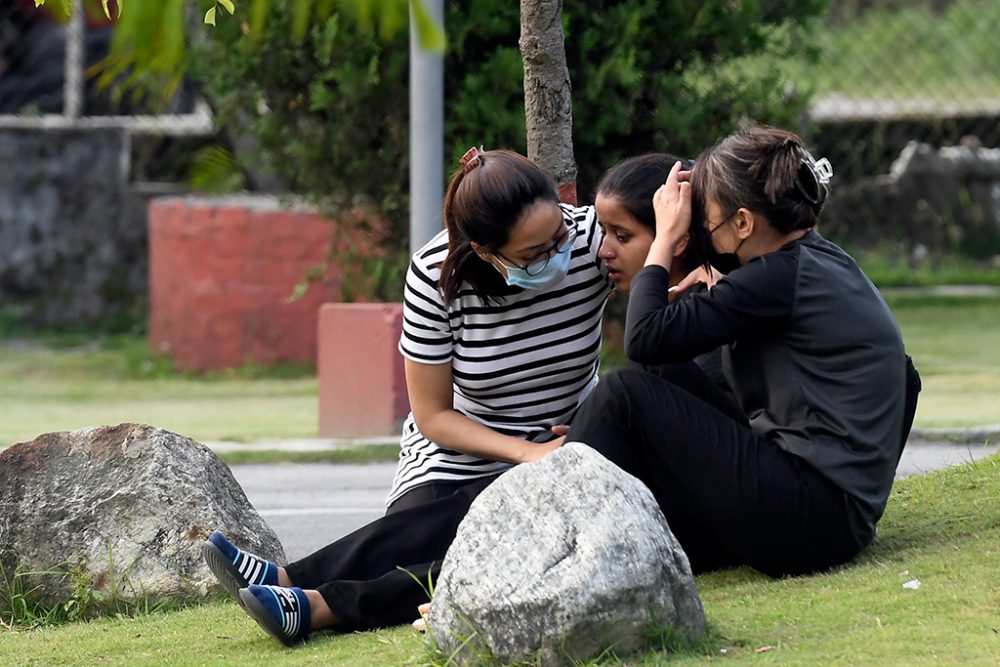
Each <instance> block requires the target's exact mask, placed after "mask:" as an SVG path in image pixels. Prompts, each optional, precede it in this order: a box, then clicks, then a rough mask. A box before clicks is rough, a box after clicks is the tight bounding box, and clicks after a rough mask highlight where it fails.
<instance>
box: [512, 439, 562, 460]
mask: <svg viewBox="0 0 1000 667" xmlns="http://www.w3.org/2000/svg"><path fill="white" fill-rule="evenodd" d="M564 442H566V436H565V435H562V436H559V437H558V438H556V439H555V440H549V441H548V442H540V443H538V444H535V443H533V442H527V441H525V443H524V453H523V454H522V456H521V463H531V462H532V461H541V460H542V459H544V458H545V457H546V456H547V455H548V454H549V453H551V452H554V451H556V450H557V449H559V448H560V447H562V446H563V443H564Z"/></svg>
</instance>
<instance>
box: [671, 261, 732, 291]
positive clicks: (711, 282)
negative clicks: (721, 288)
mask: <svg viewBox="0 0 1000 667" xmlns="http://www.w3.org/2000/svg"><path fill="white" fill-rule="evenodd" d="M721 277H722V274H721V273H719V272H718V271H716V270H715V269H713V268H712V267H708V270H707V271H706V270H705V267H704V266H699V267H698V268H697V269H695V270H694V271H692V272H691V273H689V274H687V275H686V276H684V279H683V280H681V281H680V282H679V283H677V285H676V287H675V288H674V289H673V290H672V291H671V294H672V295H673V296H677V295H678V294H680V293H682V292H684V291H685V290H688V289H690V288H691V287H693V286H694V285H697V284H698V283H705V284H706V285H707V286H708V287H709V288H712V287H714V286H715V283H717V282H719V278H721Z"/></svg>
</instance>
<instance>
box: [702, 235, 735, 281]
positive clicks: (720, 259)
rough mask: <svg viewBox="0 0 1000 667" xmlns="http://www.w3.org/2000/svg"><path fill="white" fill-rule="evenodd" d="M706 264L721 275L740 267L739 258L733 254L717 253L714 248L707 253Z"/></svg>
mask: <svg viewBox="0 0 1000 667" xmlns="http://www.w3.org/2000/svg"><path fill="white" fill-rule="evenodd" d="M741 243H742V242H741ZM708 263H709V265H710V266H711V267H712V268H713V269H715V270H716V271H718V272H719V273H721V274H722V275H727V274H729V273H732V272H733V271H735V270H736V269H738V268H740V266H741V263H740V256H739V255H737V254H736V253H735V252H717V251H716V250H715V249H714V248H712V249H710V250H709V251H708Z"/></svg>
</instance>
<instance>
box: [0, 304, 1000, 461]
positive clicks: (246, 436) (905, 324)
mask: <svg viewBox="0 0 1000 667" xmlns="http://www.w3.org/2000/svg"><path fill="white" fill-rule="evenodd" d="M888 300H889V304H890V306H891V307H892V309H893V312H894V313H895V315H896V318H897V320H898V321H899V324H900V327H901V328H902V330H903V336H904V339H905V341H906V345H907V349H908V351H909V352H910V354H911V355H912V356H913V357H914V359H915V360H916V363H917V367H918V368H919V369H920V372H921V374H922V375H923V379H924V390H923V393H922V394H921V397H920V406H919V409H918V412H917V418H916V425H917V426H918V427H946V426H970V425H982V424H995V423H1000V354H998V353H997V350H1000V296H996V295H994V296H977V297H940V296H927V295H926V294H919V293H916V294H890V296H889V297H888ZM0 405H3V406H4V407H3V410H2V411H0V446H3V445H9V444H13V443H15V442H20V441H23V440H30V439H32V438H34V437H35V436H37V435H39V434H41V433H46V432H49V431H60V430H70V429H77V428H83V427H85V426H94V425H99V424H117V423H120V422H130V421H131V422H142V423H148V424H152V425H154V426H159V427H162V428H166V429H169V430H171V431H175V432H177V433H181V434H183V435H187V436H190V437H193V438H195V439H196V440H202V441H204V440H236V441H243V442H249V441H255V440H261V439H270V438H312V437H315V436H316V427H317V426H316V425H317V421H318V415H317V409H318V407H317V388H316V379H315V376H314V375H313V374H312V373H311V372H308V371H303V370H302V369H279V371H276V372H275V371H268V372H262V371H260V370H259V369H241V370H240V371H237V372H233V373H227V374H218V375H213V376H210V377H198V376H194V375H186V374H178V373H174V372H172V371H170V370H169V367H168V365H167V364H166V362H164V361H163V360H159V359H153V358H151V357H150V356H149V353H148V352H147V351H146V348H145V341H144V340H142V339H138V338H112V339H109V340H105V341H103V342H81V340H80V339H79V338H77V339H75V340H73V339H70V340H65V339H62V338H58V337H52V336H48V337H41V338H38V339H35V340H26V339H23V338H22V339H8V340H5V341H0ZM388 449H391V448H387V450H388ZM387 456H394V452H389V453H388V454H387Z"/></svg>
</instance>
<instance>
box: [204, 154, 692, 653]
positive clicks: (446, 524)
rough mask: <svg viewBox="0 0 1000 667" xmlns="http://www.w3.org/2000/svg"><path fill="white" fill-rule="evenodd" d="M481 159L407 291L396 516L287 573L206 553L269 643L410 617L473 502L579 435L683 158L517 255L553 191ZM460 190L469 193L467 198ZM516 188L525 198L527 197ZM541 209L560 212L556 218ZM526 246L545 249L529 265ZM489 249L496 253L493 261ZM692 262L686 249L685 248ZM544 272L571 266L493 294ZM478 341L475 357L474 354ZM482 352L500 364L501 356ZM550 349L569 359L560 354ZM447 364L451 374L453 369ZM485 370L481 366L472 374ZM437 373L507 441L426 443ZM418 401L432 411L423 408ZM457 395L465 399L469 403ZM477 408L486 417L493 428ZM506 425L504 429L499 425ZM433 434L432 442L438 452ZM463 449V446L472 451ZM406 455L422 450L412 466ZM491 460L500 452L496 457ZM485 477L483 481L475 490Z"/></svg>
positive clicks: (643, 174)
mask: <svg viewBox="0 0 1000 667" xmlns="http://www.w3.org/2000/svg"><path fill="white" fill-rule="evenodd" d="M476 155H477V156H478V158H477V164H472V165H471V166H470V165H469V164H468V160H467V163H466V164H465V165H464V166H463V169H461V170H459V172H456V174H455V176H454V177H453V179H452V181H451V185H450V187H449V190H448V198H447V200H446V206H445V219H446V223H447V230H448V231H447V232H442V234H441V235H439V237H438V238H436V239H434V240H433V241H431V243H429V244H428V245H427V246H426V247H425V248H424V249H423V250H421V251H418V252H417V253H416V254H415V256H414V264H413V265H411V268H410V272H409V275H408V277H407V290H406V299H407V303H406V304H405V306H404V315H405V316H406V318H407V322H406V323H405V324H404V332H403V337H402V340H401V343H400V347H401V350H402V351H403V352H404V354H405V355H406V356H407V362H406V374H407V381H408V388H409V390H410V396H411V402H412V405H413V417H412V419H411V420H408V423H411V422H412V423H413V424H414V425H413V426H411V427H410V428H404V434H403V440H404V452H403V454H402V455H401V464H400V467H399V470H398V471H397V474H396V484H395V485H394V491H393V492H392V493H391V494H390V502H391V504H390V506H389V510H388V512H387V514H386V516H385V517H382V518H381V519H378V520H376V521H374V522H372V523H371V524H369V525H367V526H364V527H362V528H361V529H359V530H357V531H355V532H354V533H352V534H350V535H347V536H345V537H344V538H341V539H340V540H337V541H336V542H334V543H333V544H330V545H328V546H326V547H324V548H323V549H320V550H319V551H317V552H316V553H315V554H312V555H310V556H307V557H306V558H304V559H302V560H299V561H297V562H296V563H291V564H289V565H286V566H284V567H281V566H279V565H277V564H276V563H272V562H269V561H266V560H264V559H261V558H258V557H257V556H254V555H253V554H249V553H246V552H243V551H241V550H240V549H238V548H237V547H236V546H235V545H233V544H231V543H230V542H229V541H228V540H226V538H225V537H224V536H223V535H222V534H221V533H215V534H213V535H212V536H211V537H210V539H209V540H208V541H207V542H206V543H205V545H204V554H205V559H206V561H207V563H208V564H209V566H210V568H211V569H212V571H213V572H214V573H215V575H216V576H217V577H218V579H219V581H220V582H221V583H222V584H223V586H224V587H225V588H226V589H227V590H228V591H229V592H230V593H231V594H233V595H234V596H235V597H236V598H237V599H238V600H239V601H240V602H241V604H243V605H244V606H245V609H246V610H247V612H248V613H249V614H250V615H251V616H253V617H254V618H255V619H256V620H257V621H258V623H260V625H261V626H262V627H263V628H264V629H265V630H266V631H267V632H269V633H270V634H271V635H273V636H274V637H276V638H277V639H279V640H280V641H282V642H284V643H286V644H293V643H295V642H297V641H300V640H301V639H303V638H304V637H305V636H306V635H307V634H308V633H309V632H310V630H313V629H318V628H326V627H329V628H335V629H339V630H362V629H370V628H376V627H383V626H387V625H395V624H399V623H404V622H407V621H410V620H412V619H413V618H415V617H416V615H417V613H416V608H417V605H418V604H419V603H420V602H425V601H426V600H427V599H428V594H427V592H426V590H425V589H424V588H423V585H425V584H426V582H427V581H428V577H430V578H431V579H433V578H434V577H436V576H437V572H438V571H439V569H440V562H441V560H442V559H443V558H444V555H445V552H446V551H447V548H448V546H449V545H450V543H451V540H452V539H453V538H454V535H455V531H456V530H457V528H458V524H459V523H460V522H461V520H462V518H463V517H464V516H465V513H466V511H467V510H468V508H469V506H470V505H471V503H472V501H473V500H474V499H475V497H476V495H478V493H479V492H480V491H481V490H482V489H483V488H485V487H486V486H487V485H488V484H489V483H490V482H491V481H492V480H493V479H495V477H496V475H497V474H499V473H500V472H502V470H503V469H505V468H506V467H509V464H510V463H513V462H516V461H523V460H530V459H531V458H537V457H538V456H541V455H544V454H545V453H547V452H548V451H551V450H552V449H553V448H554V447H555V446H558V445H559V444H561V443H562V440H563V438H562V437H559V438H553V434H552V433H551V431H552V430H553V428H555V430H558V431H560V432H564V431H565V426H560V425H563V424H566V423H568V422H569V421H570V419H571V415H572V412H574V411H575V409H576V407H577V406H578V404H579V403H580V402H582V400H583V398H584V397H585V396H586V394H587V392H589V391H590V388H591V387H592V386H593V383H594V381H595V379H596V371H597V356H596V355H597V351H598V344H599V338H598V337H596V336H595V335H593V332H594V331H595V330H594V328H593V327H594V326H596V325H595V322H594V319H593V318H594V317H595V316H596V317H597V318H600V315H601V312H602V309H603V305H604V299H605V298H606V297H607V293H608V289H607V287H608V283H607V281H606V279H605V276H608V277H609V278H610V279H611V280H612V281H614V283H615V284H616V285H617V287H618V289H622V290H627V289H628V283H629V280H630V279H631V277H632V275H633V274H634V273H635V271H637V270H638V269H639V268H641V265H642V260H643V259H644V257H645V253H646V249H647V248H648V246H649V242H651V240H652V230H653V223H654V217H653V212H652V207H651V205H650V202H651V201H652V196H653V193H654V192H655V191H656V188H657V187H658V186H659V185H660V184H661V183H662V182H663V179H664V178H665V177H666V174H667V172H668V171H669V169H670V166H671V165H672V164H673V163H674V162H675V161H676V159H677V158H675V157H673V156H669V155H663V154H659V155H656V156H649V157H644V158H642V159H636V160H634V161H626V162H625V163H622V165H619V167H616V169H615V170H612V171H611V172H609V178H607V179H605V180H602V185H601V186H599V190H598V207H597V209H598V215H607V217H608V221H607V222H604V221H601V222H600V223H598V219H597V217H596V216H595V213H594V209H593V208H592V207H585V208H573V207H568V206H565V205H561V206H559V208H558V210H559V211H560V212H561V214H562V219H563V224H565V226H566V227H567V228H570V225H576V228H577V229H578V231H576V232H569V233H570V234H572V235H573V236H574V237H575V241H574V242H573V243H572V244H570V243H569V242H568V241H566V240H564V239H562V240H561V238H557V234H558V233H562V232H561V231H559V232H556V231H553V229H548V228H547V231H548V232H549V234H550V236H545V238H544V239H534V238H528V239H526V240H525V241H524V242H520V243H519V242H517V241H516V239H518V238H520V237H521V235H522V232H523V231H525V229H524V224H525V221H527V222H528V223H531V222H532V219H531V216H532V215H533V214H534V212H536V211H537V208H538V207H537V205H535V206H532V204H533V203H534V202H535V201H536V200H538V199H542V200H543V201H544V202H545V203H546V204H548V203H549V202H552V201H554V195H553V194H552V193H554V187H555V186H554V185H552V184H551V181H550V180H549V179H548V178H547V177H544V175H543V174H542V173H541V172H540V171H539V170H538V169H537V167H535V166H534V165H532V164H531V163H530V162H528V161H527V160H526V159H524V158H521V157H520V156H514V154H508V153H505V152H500V151H488V152H485V153H476ZM611 177H613V178H611ZM466 179H470V180H468V181H466ZM472 179H479V180H478V182H477V181H475V180H472ZM539 179H541V181H542V182H543V183H545V187H543V188H539V189H537V190H536V189H534V188H532V189H530V190H528V191H527V192H525V191H524V190H523V187H524V186H523V184H524V183H526V182H532V181H537V180H539ZM462 182H467V185H466V186H464V187H463V186H461V183H462ZM512 183H514V184H521V186H520V187H521V188H522V189H520V190H518V189H517V188H516V187H515V185H513V184H512ZM474 186H476V187H474ZM550 187H551V188H552V190H551V191H550V189H549V188H550ZM539 192H540V193H541V194H538V193H539ZM602 193H603V195H604V196H603V197H602ZM487 195H491V196H492V197H494V199H493V200H491V199H488V198H486V197H487ZM497 199H498V200H497ZM634 201H637V202H640V204H638V205H637V206H638V207H639V208H641V209H642V211H641V212H640V213H638V214H637V215H639V216H640V217H641V218H642V221H641V222H638V221H637V220H636V219H635V218H634V217H632V216H631V214H629V213H628V212H627V211H628V209H627V205H628V202H634ZM615 202H617V203H618V204H619V205H626V208H625V209H622V211H618V212H615V211H613V209H612V208H611V207H609V204H614V203H615ZM541 209H542V211H546V210H548V211H551V209H550V208H549V207H548V206H547V205H546V206H542V207H541ZM646 209H648V210H646ZM479 211H490V212H493V214H494V215H495V216H497V217H498V218H499V220H500V221H501V222H502V221H504V220H506V221H507V222H506V223H504V224H506V225H507V226H508V229H507V231H506V232H503V230H502V229H493V230H491V233H492V234H493V235H494V238H493V239H489V238H487V237H485V236H484V235H483V234H484V232H483V231H482V230H479V229H478V228H479V227H485V226H488V225H489V226H493V227H502V225H501V224H500V223H498V222H497V221H494V220H477V219H476V218H475V217H472V216H470V215H469V213H467V212H479ZM622 212H624V214H621V213H622ZM547 217H551V218H553V219H552V220H547V219H546V220H545V221H546V222H548V223H550V224H553V225H554V223H555V217H556V216H552V215H548V216H547ZM598 224H601V226H602V227H604V230H605V232H606V233H605V234H602V233H601V230H600V229H598V227H597V225H598ZM503 234H506V235H507V236H503ZM542 236H544V235H542ZM469 237H471V238H470V239H469V240H468V241H460V239H465V238H469ZM520 245H524V247H525V248H534V247H536V246H537V248H538V250H537V251H528V252H524V251H522V249H521V248H520ZM569 245H571V246H572V250H571V251H569V252H567V255H570V254H571V256H570V257H568V258H557V257H555V255H556V254H557V253H558V252H559V249H560V248H561V247H563V246H569ZM508 246H509V247H508ZM491 247H492V248H494V249H495V250H494V251H490V250H488V249H489V248H491ZM636 247H638V248H640V251H639V252H638V253H636V252H635V251H634V248H636ZM463 248H464V249H465V250H469V249H471V250H472V251H473V252H472V253H468V252H465V253H464V257H463V259H462V260H461V261H456V262H450V263H449V262H444V263H443V264H442V260H443V259H445V258H447V257H453V256H454V253H455V252H457V251H460V250H462V249H463ZM630 249H632V252H631V253H630ZM682 251H683V246H681V247H680V248H679V249H678V252H679V253H680V252H682ZM531 252H542V253H543V255H544V258H545V259H540V258H537V257H535V258H533V257H530V256H528V255H529V254H530V253H531ZM550 258H555V259H558V260H559V261H560V263H562V262H566V263H567V264H568V265H569V266H568V268H567V270H566V274H568V275H569V277H568V278H567V277H564V278H561V279H556V278H553V277H551V276H550V277H547V278H546V281H551V284H547V285H539V288H538V289H530V288H528V287H525V286H523V285H522V286H517V285H508V284H506V283H508V282H511V281H508V280H506V279H505V280H504V281H502V282H501V283H499V284H497V281H495V280H494V279H493V275H494V273H495V274H497V275H501V276H503V275H504V274H503V273H502V272H501V271H502V270H503V269H506V270H510V273H511V274H515V271H513V269H514V268H515V266H516V265H518V264H521V265H524V266H525V267H526V268H524V269H522V272H521V273H516V275H518V276H520V278H521V279H523V280H524V281H525V282H532V281H534V282H536V283H537V282H538V281H539V278H540V277H545V275H546V274H547V273H549V271H548V270H544V269H545V266H541V269H542V270H539V265H541V264H545V263H546V261H548V259H550ZM449 266H451V267H453V270H455V271H462V272H460V273H459V274H458V278H457V279H456V280H452V281H449V282H448V283H445V282H444V281H443V276H445V275H454V274H449V273H447V272H446V268H447V267H449ZM463 267H464V269H463ZM560 272H561V271H560ZM470 276H471V277H472V278H471V279H470ZM477 279H481V280H482V281H483V282H484V284H487V285H491V286H490V287H489V288H488V289H489V291H488V292H479V293H477V289H478V288H477V282H476V281H477ZM449 285H450V287H449ZM449 290H456V291H453V292H451V293H452V295H453V297H454V296H457V301H458V303H455V299H452V300H450V303H452V305H451V306H448V307H447V308H448V309H449V310H448V313H447V314H445V311H444V309H445V308H446V306H444V303H445V302H448V301H449V299H448V296H447V295H448V294H449ZM482 297H488V298H482ZM436 312H440V313H441V314H440V315H435V313H436ZM514 315H517V317H514ZM445 322H448V323H449V324H445ZM445 326H450V331H451V333H446V332H445V331H444V328H443V327H445ZM463 332H464V333H463ZM463 335H464V338H463ZM431 338H437V339H438V340H437V341H436V342H434V341H431V340H430V339H431ZM455 340H457V341H458V342H459V344H457V345H455V346H452V344H451V343H450V342H449V341H455ZM476 341H480V342H478V343H476V344H473V343H475V342H476ZM487 343H488V344H489V345H492V346H494V348H495V349H493V350H492V351H491V350H490V347H489V345H487ZM504 346H506V348H504ZM555 350H563V354H553V352H554V351H555ZM452 356H454V357H455V360H451V363H448V362H449V360H450V359H451V357H452ZM417 359H420V361H418V360H417ZM477 359H480V360H481V361H479V362H478V363H479V367H478V368H477V365H476V364H477ZM431 360H434V361H439V362H443V363H441V364H439V368H434V367H432V368H431V369H429V372H430V373H431V374H434V373H438V374H440V373H443V371H444V370H448V371H459V372H460V373H459V372H455V373H454V375H455V379H454V380H453V383H454V385H455V387H454V393H455V399H454V400H455V408H456V410H461V411H463V412H465V411H468V412H469V413H470V414H472V415H474V416H475V417H476V419H478V420H484V419H485V418H487V417H489V418H490V419H492V420H493V421H494V422H495V423H496V424H497V427H496V428H497V429H498V435H500V436H502V437H496V436H490V437H489V438H484V437H482V433H483V431H484V429H485V427H484V426H482V424H481V423H475V424H471V425H468V424H465V423H464V420H469V419H470V417H464V420H463V415H462V414H455V415H450V416H449V418H450V419H451V420H452V425H453V433H454V435H448V432H449V431H448V429H444V431H442V430H440V429H439V430H437V431H434V432H433V434H431V433H428V432H426V431H427V429H426V428H424V427H423V426H420V425H421V424H427V423H428V415H430V417H431V421H433V418H434V417H433V415H434V414H435V410H437V409H439V408H440V407H441V403H442V402H444V401H445V399H444V397H443V396H442V393H443V389H441V388H440V387H437V386H436V385H435V384H434V382H433V381H431V382H425V381H424V380H422V379H421V375H422V372H423V371H424V370H427V369H424V368H422V364H426V363H427V362H429V361H431ZM459 364H461V365H459ZM479 376H481V378H480V377H479ZM435 379H436V380H438V381H439V380H440V378H432V380H435ZM474 382H475V383H477V385H478V386H474V385H473V383H474ZM438 384H440V382H438ZM536 387H537V389H536ZM432 388H433V390H431V389H432ZM423 392H427V393H428V395H429V396H430V397H432V398H433V397H437V398H436V399H435V401H433V402H429V403H428V402H425V401H424V400H423V399H422V398H421V394H422V393H423ZM460 392H467V393H468V395H467V396H462V397H459V393H460ZM533 392H536V393H535V394H534V396H536V397H538V400H544V401H547V402H548V404H550V405H551V404H554V405H556V406H557V408H558V409H556V410H544V411H541V407H540V406H542V405H543V404H542V403H538V402H537V401H536V400H534V398H533ZM493 394H495V398H493V399H491V398H490V397H491V395H493ZM526 399H529V400H526ZM460 401H461V402H460ZM488 401H492V402H488ZM483 404H485V405H486V406H487V408H489V409H491V410H492V412H489V411H488V412H485V413H484V412H483V410H484V407H483ZM428 405H430V410H428V409H427V407H428ZM564 407H565V408H566V409H564ZM518 410H522V411H523V410H526V411H527V413H526V414H532V413H533V412H534V413H537V414H535V420H534V421H530V420H526V419H513V418H512V417H513V416H514V415H516V414H517V413H516V412H514V411H518ZM491 415H492V416H491ZM505 419H506V420H508V421H509V422H510V423H509V424H508V425H503V423H502V422H503V420H505ZM416 426H419V428H416ZM501 429H502V430H503V431H507V432H508V433H507V434H505V433H501V432H499V431H500V430H501ZM441 433H444V435H443V436H442V435H441ZM513 434H516V435H517V437H520V438H522V439H521V440H519V441H518V442H509V441H510V440H514V439H515V437H514V435H513ZM431 435H432V437H433V441H428V436H431ZM462 437H465V438H468V440H467V442H468V444H465V441H462V440H461V438H462ZM546 439H549V441H548V442H543V441H545V440H546ZM532 441H533V442H540V443H542V444H530V442H532ZM435 443H437V444H435ZM491 443H496V444H491ZM526 443H527V446H526ZM408 445H410V446H412V449H413V450H414V451H412V452H408V451H407V449H406V448H407V446H408ZM445 445H446V446H447V449H445V448H444V446H445ZM487 446H492V447H493V449H491V450H489V451H486V450H485V447H487ZM438 450H442V451H440V452H439V451H438ZM463 452H464V453H463ZM483 469H485V470H487V471H488V472H489V474H485V475H481V476H476V475H474V473H475V471H477V470H483ZM421 472H424V474H423V475H420V474H419V473H421ZM435 475H436V476H437V477H435ZM414 481H420V482H422V483H419V484H414V483H413V482H414ZM400 568H403V569H400ZM411 574H412V575H413V576H412V577H411Z"/></svg>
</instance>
